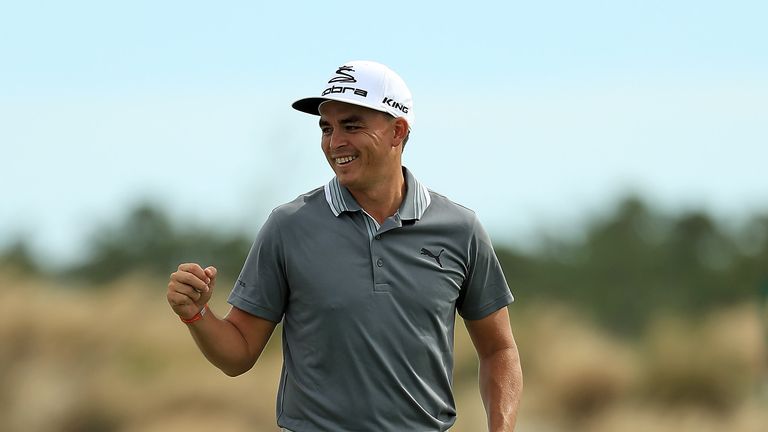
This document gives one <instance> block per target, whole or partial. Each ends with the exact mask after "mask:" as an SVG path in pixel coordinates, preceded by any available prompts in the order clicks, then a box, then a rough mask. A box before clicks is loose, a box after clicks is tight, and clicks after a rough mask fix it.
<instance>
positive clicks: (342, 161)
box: [334, 156, 357, 165]
mask: <svg viewBox="0 0 768 432" xmlns="http://www.w3.org/2000/svg"><path fill="white" fill-rule="evenodd" d="M355 159H357V156H344V157H338V158H335V159H334V162H336V163H337V164H339V165H344V164H345V163H349V162H352V161H353V160H355Z"/></svg>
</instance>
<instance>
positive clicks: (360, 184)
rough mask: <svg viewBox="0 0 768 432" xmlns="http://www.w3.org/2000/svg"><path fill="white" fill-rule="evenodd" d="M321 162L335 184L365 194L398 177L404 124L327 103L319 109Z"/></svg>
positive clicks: (358, 108) (367, 111) (371, 112)
mask: <svg viewBox="0 0 768 432" xmlns="http://www.w3.org/2000/svg"><path fill="white" fill-rule="evenodd" d="M320 130H321V131H322V143H321V145H322V149H323V153H325V158H326V159H327V160H328V163H329V164H330V166H331V169H333V172H334V173H336V177H337V178H338V179H339V183H341V184H342V185H343V186H346V187H347V188H348V189H350V190H355V191H366V190H371V189H373V188H376V187H377V186H380V185H382V184H387V183H388V182H391V181H393V179H395V178H397V176H402V171H401V165H400V164H401V155H402V142H403V138H404V137H405V135H406V133H407V131H408V123H407V122H406V121H405V120H404V119H402V118H397V119H396V118H393V117H391V116H389V115H388V114H385V113H382V112H379V111H375V110H372V109H369V108H365V107H361V106H357V105H351V104H347V103H343V102H337V101H329V102H325V103H323V104H322V105H320Z"/></svg>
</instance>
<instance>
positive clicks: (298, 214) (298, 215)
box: [268, 186, 330, 225]
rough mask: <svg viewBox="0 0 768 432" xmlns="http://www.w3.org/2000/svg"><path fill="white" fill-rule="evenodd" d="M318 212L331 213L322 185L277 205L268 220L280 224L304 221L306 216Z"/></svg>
mask: <svg viewBox="0 0 768 432" xmlns="http://www.w3.org/2000/svg"><path fill="white" fill-rule="evenodd" d="M318 213H320V214H324V213H328V214H330V208H329V207H328V203H327V202H326V199H325V193H324V191H323V187H322V186H321V187H318V188H315V189H312V190H311V191H309V192H306V193H304V194H301V195H299V196H298V197H296V198H295V199H293V200H292V201H289V202H287V203H285V204H281V205H279V206H277V207H275V209H273V210H272V213H270V215H269V219H268V222H271V223H278V224H280V225H284V224H295V223H302V222H305V221H306V217H308V216H310V215H315V216H316V215H318Z"/></svg>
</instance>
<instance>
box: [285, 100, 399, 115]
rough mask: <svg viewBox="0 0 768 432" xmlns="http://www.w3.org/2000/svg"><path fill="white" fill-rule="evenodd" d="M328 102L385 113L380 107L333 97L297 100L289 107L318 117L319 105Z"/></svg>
mask: <svg viewBox="0 0 768 432" xmlns="http://www.w3.org/2000/svg"><path fill="white" fill-rule="evenodd" d="M328 101H336V102H342V103H346V104H350V105H357V106H361V107H364V108H368V109H372V110H374V111H379V112H383V113H387V111H385V110H383V109H382V108H381V107H380V106H375V105H372V104H367V103H361V102H360V101H356V100H349V99H344V98H335V97H310V98H304V99H299V100H297V101H296V102H294V103H292V104H291V106H292V107H293V109H295V110H297V111H301V112H304V113H307V114H313V115H320V105H321V104H322V103H323V102H328ZM390 114H391V113H390Z"/></svg>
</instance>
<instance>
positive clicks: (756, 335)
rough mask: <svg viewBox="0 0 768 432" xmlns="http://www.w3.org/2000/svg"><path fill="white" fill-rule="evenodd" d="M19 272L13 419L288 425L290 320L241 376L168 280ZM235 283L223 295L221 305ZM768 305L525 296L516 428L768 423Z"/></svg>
mask: <svg viewBox="0 0 768 432" xmlns="http://www.w3.org/2000/svg"><path fill="white" fill-rule="evenodd" d="M5 274H6V277H5V278H4V281H3V283H2V284H1V285H2V287H3V289H2V290H0V305H2V311H3V312H2V314H0V380H2V386H0V430H2V431H9V432H49V431H92V432H98V431H104V432H108V431H109V432H111V431H120V432H139V431H141V432H146V431H164V432H172V431H184V432H197V431H200V432H203V431H212V430H215V431H217V432H229V431H232V432H235V431H276V430H278V429H277V427H276V426H275V419H274V397H275V392H276V387H277V381H278V376H279V370H280V348H279V335H276V336H277V337H273V339H272V341H271V342H270V345H269V347H268V348H267V352H266V353H265V355H264V356H263V357H262V359H261V360H260V362H259V363H258V364H257V365H256V367H255V368H254V369H253V370H252V371H251V372H249V373H248V374H246V375H244V376H242V377H239V378H234V379H233V378H228V377H226V376H225V375H223V374H221V373H220V372H218V371H217V370H216V369H215V368H213V367H212V366H210V365H209V364H208V363H207V362H206V361H205V359H204V358H203V357H202V356H201V355H200V354H199V353H198V352H197V349H196V348H195V346H194V344H193V342H192V340H191V338H190V337H189V335H188V333H187V331H186V329H185V328H184V326H183V325H181V324H180V323H179V322H178V320H177V319H176V318H175V317H174V315H172V313H171V311H170V309H169V308H168V307H167V306H166V303H165V299H164V284H165V282H164V281H159V280H156V279H150V278H142V277H138V276H136V277H131V278H128V279H123V280H122V281H120V282H118V283H115V284H113V285H112V286H110V287H109V288H106V289H99V290H97V291H94V290H84V289H81V288H78V287H61V286H57V284H56V283H55V282H50V281H33V280H27V279H24V278H20V277H17V276H14V275H13V274H12V273H10V274H9V273H8V272H5ZM227 286H228V284H227V283H221V284H220V287H224V288H226V287H227ZM225 291H227V290H226V289H219V293H218V296H217V297H216V298H215V301H214V302H213V303H214V305H213V307H214V310H216V311H217V312H218V313H220V314H221V313H222V312H224V311H225V310H226V308H227V305H226V303H225V296H226V292H225ZM764 313H765V312H764V309H760V307H759V306H758V305H754V304H745V305H742V306H740V307H736V308H731V309H728V310H723V311H721V312H719V313H716V314H712V315H709V316H706V317H701V318H699V319H697V320H695V321H692V320H683V319H679V318H676V317H660V318H658V319H657V320H655V321H654V323H653V324H652V325H651V326H650V328H649V329H648V331H647V332H646V333H645V334H644V336H643V337H642V338H640V339H639V340H637V341H633V342H630V341H627V340H623V339H617V338H614V337H612V336H611V335H610V334H608V333H607V332H605V331H602V330H600V329H598V328H596V327H595V326H594V325H592V324H590V322H589V321H587V320H585V319H584V318H583V317H581V316H579V315H578V314H576V313H574V312H573V311H572V310H570V309H569V308H566V307H562V306H554V305H549V304H538V305H524V304H519V305H515V306H513V308H512V313H511V314H512V315H513V318H512V321H513V327H514V330H515V335H516V337H517V339H518V344H519V346H520V349H521V353H522V356H523V365H524V370H525V380H526V381H525V386H526V387H525V397H524V401H523V404H522V407H521V412H520V417H519V425H518V426H519V427H518V430H519V431H522V432H550V431H590V432H592V431H593V432H621V431H627V432H632V431H643V432H645V431H660V432H665V431H676V432H678V431H697V432H702V431H704V432H706V431H731V432H741V431H744V432H758V431H764V430H766V425H768V395H766V386H767V385H768V383H767V382H766V347H765V333H764V326H765V322H766V321H765V320H766V318H767V317H765V315H764ZM458 327H459V328H457V336H456V355H457V359H456V371H455V388H456V396H457V402H458V405H459V420H458V422H457V424H456V427H455V428H454V429H453V430H455V431H457V432H461V431H480V430H483V428H484V424H485V420H484V413H483V408H482V404H481V402H480V399H479V396H478V394H477V385H476V363H475V357H474V353H473V351H472V348H471V344H470V342H469V338H468V337H467V336H466V332H465V330H464V329H463V327H462V326H458Z"/></svg>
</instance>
